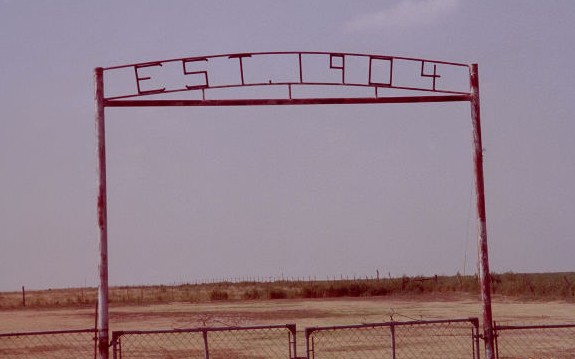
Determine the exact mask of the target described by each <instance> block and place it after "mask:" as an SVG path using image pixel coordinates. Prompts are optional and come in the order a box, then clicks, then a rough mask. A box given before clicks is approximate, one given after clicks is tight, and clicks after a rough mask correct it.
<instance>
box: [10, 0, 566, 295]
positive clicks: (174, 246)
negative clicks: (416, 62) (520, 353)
mask: <svg viewBox="0 0 575 359" xmlns="http://www.w3.org/2000/svg"><path fill="white" fill-rule="evenodd" d="M573 24H575V3H574V2H573V1H570V0H565V1H492V0H488V1H463V0H398V1H381V0H378V1H339V0H321V1H320V0H316V1H254V0H243V1H165V2H160V1H98V2H91V1H72V0H70V1H44V2H40V1H21V0H18V1H16V0H0V169H1V172H0V184H1V187H0V273H1V275H0V290H2V291H10V290H18V289H19V288H20V287H21V286H26V287H27V288H38V289H41V288H60V287H76V286H96V285H97V284H98V230H97V222H96V184H97V172H96V164H97V161H96V160H97V159H96V141H95V129H94V99H93V80H92V71H93V69H94V68H95V67H98V66H102V67H108V66H115V65H122V64H127V63H136V62H147V61H154V60H163V59H170V58H182V57H195V56H207V55H217V54H226V53H235V52H260V51H328V52H344V53H366V54H376V55H387V56H405V57H416V58H428V59H433V60H443V61H453V62H461V63H478V64H479V75H480V89H481V90H480V91H481V111H482V125H483V140H484V155H485V180H486V198H487V231H488V242H489V248H490V264H491V269H492V270H494V271H497V272H503V271H514V272H546V271H574V270H575V267H574V266H573V260H572V257H573V253H575V229H574V228H573V219H574V218H575V217H574V215H575V187H574V186H573V182H574V178H575V160H574V158H575V142H574V141H573V139H572V138H573V135H574V134H575V117H574V115H573V114H574V113H575V104H574V103H575V101H574V98H575V90H574V89H573V84H574V83H575V70H574V69H575V67H574V64H573V59H574V58H575V35H573ZM106 116H107V123H106V124H107V131H108V132H107V141H108V151H107V155H108V196H109V197H108V201H109V251H110V283H111V284H112V285H138V284H172V283H186V282H192V283H193V282H195V281H202V280H213V279H226V278H227V279H235V278H253V277H266V278H269V277H281V276H282V275H283V276H284V277H306V278H307V277H312V278H318V279H319V278H326V277H330V278H332V277H340V275H343V276H349V277H352V276H366V275H369V276H374V275H375V273H376V271H377V270H379V271H380V273H381V274H382V275H388V274H390V275H392V276H401V275H403V274H406V275H433V274H446V275H453V274H456V273H457V272H460V273H466V274H473V273H475V271H476V258H477V250H476V219H475V207H474V206H475V203H474V194H473V188H474V187H473V167H472V142H471V134H472V133H471V122H470V109H469V104H468V103H466V102H462V103H444V104H416V105H413V104H384V105H335V106H303V107H290V106H282V107H271V106H270V107H249V108H247V107H244V108H233V107H232V108H214V107H203V108H199V107H198V108H127V109H115V108H108V109H107V110H106Z"/></svg>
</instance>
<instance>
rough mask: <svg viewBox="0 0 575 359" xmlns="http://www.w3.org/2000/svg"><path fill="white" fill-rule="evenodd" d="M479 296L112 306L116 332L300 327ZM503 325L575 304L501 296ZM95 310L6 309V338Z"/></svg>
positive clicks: (74, 322)
mask: <svg viewBox="0 0 575 359" xmlns="http://www.w3.org/2000/svg"><path fill="white" fill-rule="evenodd" d="M481 315H482V309H481V302H480V301H479V298H478V296H476V295H469V294H432V295H417V296H413V295H406V296H401V295H399V296H387V297H371V298H332V299H277V300H231V301H213V302H206V303H184V302H172V303H164V304H146V305H111V307H110V325H111V330H144V329H176V328H191V327H201V326H241V325H260V324H262V325H268V324H286V323H295V324H297V326H298V328H303V327H307V326H327V325H342V324H360V323H373V322H387V321H390V320H391V319H393V320H395V321H408V320H420V319H423V320H433V319H453V318H468V317H479V318H481ZM493 316H494V319H495V320H496V321H497V322H498V323H500V324H529V325H532V324H553V323H575V303H570V302H565V301H520V300H517V299H509V298H506V297H500V296H496V297H495V298H494V302H493ZM94 319H95V308H93V307H82V308H70V307H62V308H19V309H5V310H0V333H7V332H21V331H38V330H58V329H83V328H91V327H94Z"/></svg>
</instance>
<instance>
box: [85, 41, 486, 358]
mask: <svg viewBox="0 0 575 359" xmlns="http://www.w3.org/2000/svg"><path fill="white" fill-rule="evenodd" d="M278 55H286V56H292V57H294V58H295V57H296V56H297V58H298V59H299V79H295V80H294V81H287V82H282V83H272V82H271V80H270V81H269V83H246V81H245V80H244V71H245V69H244V67H245V66H244V61H245V60H247V59H249V58H252V57H257V56H278ZM308 55H309V56H312V55H313V56H320V55H324V56H329V69H330V70H333V71H341V81H340V82H336V83H324V82H309V81H304V76H303V72H304V70H303V67H302V57H304V56H308ZM348 56H359V57H361V56H363V57H365V58H367V59H369V75H368V76H369V77H368V81H367V83H366V84H363V85H358V84H352V83H349V82H346V80H345V72H346V71H345V69H346V62H345V59H346V57H348ZM215 58H227V59H230V60H233V61H236V60H238V61H239V69H238V71H239V72H240V77H241V83H233V84H226V85H220V86H213V85H212V86H210V84H209V76H208V75H209V71H208V70H205V71H188V68H187V65H188V64H198V63H200V64H203V63H207V62H208V61H210V60H212V59H215ZM378 61H379V62H382V63H384V64H385V66H387V67H388V69H387V70H386V71H388V81H385V82H383V81H375V80H373V79H372V64H373V63H376V62H378ZM397 61H412V62H415V63H417V64H419V63H421V73H420V76H421V77H422V78H423V77H425V78H431V81H432V85H430V86H428V87H421V86H420V87H405V86H404V87H402V86H397V85H395V83H394V82H393V81H394V76H393V75H394V73H395V72H394V67H393V64H394V63H395V62H397ZM172 62H180V63H181V65H182V67H183V75H194V76H196V77H197V76H199V77H200V78H202V79H203V81H202V82H201V83H199V84H194V85H192V86H186V87H185V88H179V89H166V88H165V87H164V88H156V89H148V90H145V89H142V86H141V85H142V84H144V83H145V82H146V81H148V80H150V79H151V77H150V76H147V77H146V76H143V75H142V74H141V72H140V71H142V69H145V68H150V67H155V68H161V67H162V64H163V63H172ZM426 65H427V66H430V65H432V66H433V73H426V72H425V68H426ZM438 65H439V66H456V67H462V68H468V70H469V85H470V90H469V92H461V91H459V92H458V91H448V90H441V89H438V88H437V87H436V79H437V78H440V77H441V76H440V75H438V74H437V72H436V70H437V66H438ZM121 68H123V69H126V68H127V69H130V68H131V69H132V70H133V71H134V74H135V85H136V87H137V92H135V93H130V94H127V95H123V96H115V97H110V98H106V97H105V95H104V72H105V71H107V70H115V69H121ZM94 82H95V100H96V116H95V119H96V134H97V154H98V199H97V211H98V228H99V239H100V255H99V273H100V284H99V289H98V318H97V322H98V358H100V359H108V358H109V316H108V311H109V309H108V230H107V189H106V141H105V108H106V107H145V106H265V105H314V104H371V103H421V102H452V101H468V102H469V103H470V105H471V121H472V124H473V148H474V150H473V162H474V174H475V190H476V191H475V192H476V208H477V220H478V252H479V253H478V254H479V259H478V263H479V280H480V285H481V300H482V303H483V340H484V342H485V354H486V359H495V351H494V336H493V318H492V310H491V275H490V270H489V259H488V247H487V219H486V211H485V188H484V174H483V145H482V136H481V119H480V101H479V74H478V65H477V64H470V65H467V64H460V63H452V62H444V61H433V60H426V59H416V58H405V57H393V56H381V55H366V54H343V53H329V52H261V53H241V54H226V55H216V56H207V57H190V58H181V59H172V60H163V61H156V62H146V63H139V64H129V65H122V66H115V67H108V68H102V67H98V68H96V69H94ZM266 85H269V86H285V87H287V88H288V90H289V97H287V98H279V99H238V100H227V99H208V100H206V98H205V95H206V91H209V90H210V89H212V88H225V87H242V86H266ZM305 85H333V86H336V85H337V86H365V87H371V88H373V89H374V96H373V97H345V98H294V97H293V96H292V87H297V86H305ZM381 88H391V89H400V90H416V91H428V92H430V93H433V95H429V96H405V97H397V96H392V97H380V96H379V95H378V89H381ZM177 91H201V94H202V99H201V100H149V99H148V100H146V99H143V100H130V99H127V98H135V97H140V96H147V95H157V94H161V93H169V92H177Z"/></svg>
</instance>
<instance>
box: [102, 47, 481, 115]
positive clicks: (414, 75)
mask: <svg viewBox="0 0 575 359" xmlns="http://www.w3.org/2000/svg"><path fill="white" fill-rule="evenodd" d="M102 71H103V72H104V74H105V76H106V82H107V83H110V81H109V79H110V80H112V82H113V83H115V84H118V86H112V88H106V94H105V99H104V100H105V105H106V106H110V107H123V106H215V105H231V106H239V105H267V104H270V105H282V104H288V105H289V104H318V103H326V104H333V103H381V102H396V103H397V102H443V101H469V100H470V98H469V96H471V90H470V87H469V84H470V65H468V64H463V63H456V62H447V61H437V60H429V59H418V58H409V57H400V56H384V55H373V54H358V53H339V52H317V51H316V52H304V51H300V52H254V53H235V54H223V55H212V56H195V57H183V58H177V59H168V60H160V61H152V62H141V63H134V64H128V65H120V66H111V67H105V68H102ZM116 79H117V80H116ZM113 87H118V88H119V89H118V88H113ZM326 91H327V93H328V94H329V95H328V96H325V95H321V96H318V95H317V93H325V92H326ZM178 92H180V93H181V92H187V93H188V94H180V97H181V98H177V99H174V95H173V94H174V93H178ZM168 94H172V95H170V96H168V99H166V98H165V97H166V95H168ZM422 94H425V95H422Z"/></svg>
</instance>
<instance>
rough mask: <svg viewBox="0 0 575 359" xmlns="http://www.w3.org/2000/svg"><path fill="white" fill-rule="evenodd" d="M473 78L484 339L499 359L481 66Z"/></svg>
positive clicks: (490, 355)
mask: <svg viewBox="0 0 575 359" xmlns="http://www.w3.org/2000/svg"><path fill="white" fill-rule="evenodd" d="M470 75H471V77H470V78H471V120H472V122H473V145H474V155H473V162H474V167H475V193H476V197H477V200H476V202H477V219H478V222H479V228H478V230H479V236H478V252H479V261H478V262H479V281H480V285H481V300H482V302H483V336H484V340H485V358H486V359H495V352H494V350H493V349H494V347H493V315H492V312H491V274H490V272H489V258H488V250H487V219H486V215H485V191H484V188H485V187H484V181H483V144H482V142H481V118H480V111H479V110H480V106H479V74H478V70H477V64H472V65H471V66H470Z"/></svg>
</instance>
